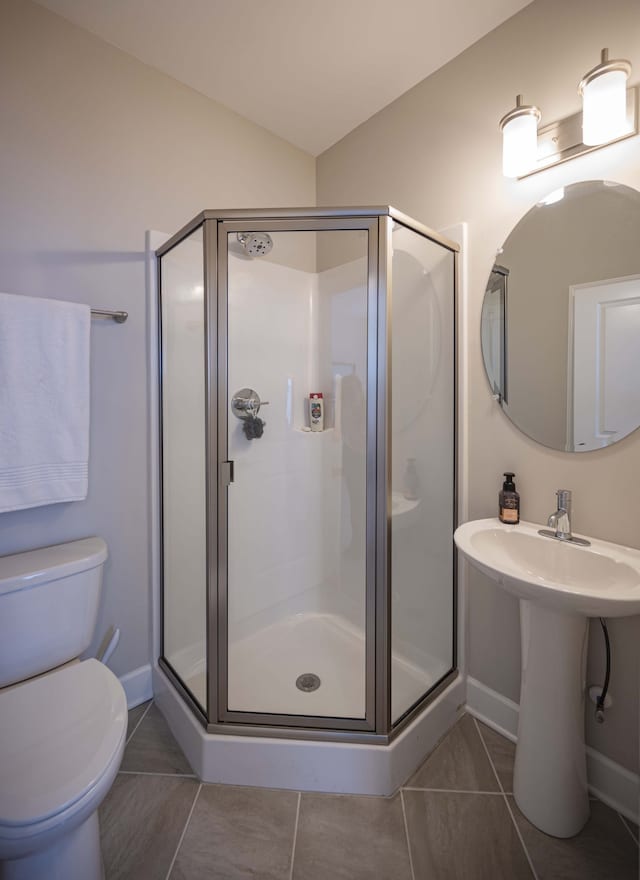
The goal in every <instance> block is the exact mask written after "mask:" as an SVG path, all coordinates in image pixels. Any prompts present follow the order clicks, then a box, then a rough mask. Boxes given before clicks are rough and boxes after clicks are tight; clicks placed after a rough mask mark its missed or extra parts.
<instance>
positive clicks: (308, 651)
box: [153, 612, 465, 796]
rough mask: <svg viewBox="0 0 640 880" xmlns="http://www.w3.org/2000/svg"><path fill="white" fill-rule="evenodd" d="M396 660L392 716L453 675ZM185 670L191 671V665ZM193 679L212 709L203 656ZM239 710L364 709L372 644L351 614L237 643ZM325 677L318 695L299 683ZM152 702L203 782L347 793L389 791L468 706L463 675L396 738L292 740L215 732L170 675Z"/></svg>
mask: <svg viewBox="0 0 640 880" xmlns="http://www.w3.org/2000/svg"><path fill="white" fill-rule="evenodd" d="M425 665H426V664H420V666H417V665H416V664H415V663H411V662H409V661H408V660H407V659H406V658H402V657H398V656H396V657H393V684H394V694H393V714H394V717H395V716H396V715H397V714H400V713H401V712H404V711H405V710H406V709H407V708H408V707H409V706H410V705H411V703H412V702H413V701H414V700H415V699H418V697H419V696H420V695H422V694H423V693H424V692H425V690H427V689H428V688H429V687H430V686H432V685H433V684H434V683H435V682H436V681H438V680H439V679H440V678H441V677H442V675H443V674H444V673H445V672H446V670H445V669H442V668H441V667H439V666H438V665H437V664H435V663H434V664H433V665H432V666H431V667H429V668H427V669H425V668H423V667H424V666H425ZM183 668H184V667H183ZM190 672H191V674H187V675H186V676H185V678H186V683H187V684H188V686H189V688H190V690H191V692H192V693H193V694H194V696H196V697H197V698H198V699H199V700H201V701H202V703H203V704H204V702H205V686H206V680H205V673H204V660H203V659H199V658H198V656H197V655H196V657H195V658H194V662H193V664H192V665H191V667H190ZM229 672H230V678H229V685H230V687H229V694H230V702H231V704H232V708H236V707H239V710H240V711H242V710H244V709H245V708H246V709H247V710H251V711H254V712H256V711H267V712H271V713H277V712H281V713H304V714H307V713H310V714H317V715H322V714H323V713H326V714H331V715H333V716H334V717H335V716H338V717H339V716H340V713H341V712H342V713H343V714H344V716H345V717H354V713H357V712H358V711H360V713H363V712H364V639H363V637H362V634H361V633H360V631H359V630H358V629H357V628H356V627H353V626H351V625H350V624H349V623H348V622H347V621H346V620H345V619H344V618H342V617H340V616H338V615H332V614H320V613H308V612H307V613H303V614H295V615H291V616H289V617H287V618H284V619H283V620H280V621H278V622H274V623H272V624H270V625H269V626H266V627H264V628H262V629H260V630H259V631H257V632H255V633H252V634H246V635H245V636H244V637H243V638H242V639H238V640H237V641H236V642H235V643H234V644H233V645H232V646H231V649H230V652H229ZM305 673H313V674H315V675H317V676H318V677H319V678H320V681H321V685H320V687H319V688H318V689H317V690H313V691H310V692H304V691H301V690H299V689H298V688H297V687H296V679H297V678H298V676H300V675H301V674H305ZM153 691H154V699H155V701H156V704H157V705H158V707H159V709H160V711H161V712H162V714H163V715H164V717H165V718H166V720H167V722H168V723H169V726H170V728H171V730H172V732H173V734H174V736H175V737H176V739H177V740H178V742H179V743H180V746H181V748H182V750H183V751H184V753H185V754H186V756H187V758H188V759H189V762H190V763H191V766H192V767H193V769H194V771H195V773H196V774H197V775H198V777H199V778H200V779H201V780H203V781H204V782H219V783H224V784H227V785H249V786H263V787H265V788H290V789H296V790H302V791H325V792H336V793H343V794H363V795H385V796H388V795H391V794H393V792H394V791H395V790H396V789H397V788H398V787H399V786H400V785H401V784H402V783H403V782H404V781H405V780H406V779H407V778H408V777H409V776H410V775H411V774H412V773H413V771H414V770H415V769H416V768H417V767H418V766H419V765H420V763H421V762H422V761H423V760H424V758H425V756H426V755H427V754H428V753H429V752H430V751H431V750H432V749H433V748H434V747H435V746H436V744H437V742H438V741H439V740H440V739H441V738H442V737H443V736H444V735H445V734H446V733H447V731H448V730H449V729H450V728H451V727H452V726H453V724H454V723H455V722H456V720H457V719H458V717H459V715H460V713H461V709H462V706H463V704H464V702H465V684H464V679H463V677H462V676H460V675H457V676H452V680H451V681H449V682H448V683H447V686H446V687H444V689H443V690H442V691H441V692H440V693H437V695H436V696H435V697H433V699H432V700H431V701H430V702H429V703H428V704H427V705H426V706H425V708H424V709H423V710H422V711H421V712H420V713H419V714H418V715H417V716H416V717H415V718H413V719H412V720H411V721H410V722H409V723H408V724H407V725H406V727H404V728H403V730H402V731H401V732H400V733H399V734H398V735H397V736H396V737H395V738H394V739H393V740H392V741H391V742H390V743H384V742H382V743H380V742H353V741H351V740H350V739H349V738H348V737H345V739H344V741H343V740H339V741H326V740H320V738H319V739H311V738H309V737H308V736H306V737H305V736H304V732H303V731H300V732H299V736H300V738H299V739H296V734H297V731H296V730H295V729H291V730H290V731H289V732H288V734H287V736H286V737H282V735H281V734H282V729H281V728H280V731H279V733H278V732H277V731H276V730H274V735H273V736H270V735H269V728H267V727H264V726H263V727H261V728H260V731H259V732H260V734H261V735H259V736H256V735H255V733H257V732H258V731H256V730H255V729H254V730H253V731H252V730H251V728H250V727H248V728H247V732H248V733H249V732H251V733H252V735H239V734H238V733H237V729H238V728H236V729H235V731H234V732H233V733H230V732H229V733H227V732H225V730H224V725H220V728H219V730H218V731H216V732H215V733H209V732H207V731H206V730H205V729H204V728H203V726H202V724H201V723H200V721H199V720H198V719H197V718H196V717H195V716H194V714H193V712H192V710H191V708H190V707H189V706H188V705H187V703H186V702H185V700H184V699H183V697H182V696H181V695H180V693H179V692H178V691H177V690H176V688H175V687H174V686H173V683H172V681H171V680H170V678H169V677H168V676H167V675H166V673H165V672H164V670H163V669H162V668H160V667H159V666H156V667H155V668H154V670H153Z"/></svg>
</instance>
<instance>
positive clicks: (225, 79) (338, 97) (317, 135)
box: [39, 0, 531, 156]
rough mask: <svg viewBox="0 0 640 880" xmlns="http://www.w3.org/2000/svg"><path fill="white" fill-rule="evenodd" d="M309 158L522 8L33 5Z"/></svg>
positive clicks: (463, 3) (461, 3) (328, 2)
mask: <svg viewBox="0 0 640 880" xmlns="http://www.w3.org/2000/svg"><path fill="white" fill-rule="evenodd" d="M39 2H40V4H41V5H42V6H45V7H46V8H47V9H50V10H52V11H53V12H56V13H58V14H60V15H62V16H63V17H64V18H66V19H68V20H69V21H71V22H73V23H74V24H77V25H79V26H80V27H83V28H86V30H88V31H90V32H91V33H93V34H96V35H97V36H98V37H100V38H101V39H103V40H106V41H107V42H109V43H112V44H113V45H114V46H117V47H118V48H120V49H123V50H124V51H125V52H128V53H129V54H131V55H133V56H134V57H136V58H138V59H139V60H140V61H143V62H144V63H145V64H149V65H151V66H152V67H155V68H157V69H158V70H160V71H163V72H164V73H166V74H169V75H170V76H172V77H174V78H175V79H177V80H179V81H180V82H182V83H185V84H186V85H188V86H191V88H194V89H197V91H199V92H201V93H202V94H204V95H206V96H207V97H209V98H212V99H214V100H215V101H218V102H220V103H221V104H224V105H225V106H226V107H229V108H231V109H232V110H235V111H236V112H237V113H240V114H241V115H242V116H245V117H246V118H248V119H250V120H252V121H253V122H256V123H258V124H259V125H262V126H264V127H265V128H267V129H269V130H270V131H272V132H274V133H275V134H277V135H279V136H280V137H282V138H284V139H285V140H287V141H289V142H290V143H292V144H295V145H296V146H298V147H300V148H301V149H303V150H305V151H306V152H308V153H311V154H312V155H314V156H316V155H318V154H319V153H321V152H323V151H324V150H326V149H327V148H328V147H330V146H331V145H332V144H334V143H335V142H336V141H338V140H340V138H342V137H344V135H346V134H348V132H350V131H352V130H353V129H354V128H355V127H356V126H357V125H359V124H360V123H362V122H364V121H365V120H366V119H368V118H369V117H370V116H372V115H373V114H374V113H377V112H378V110H381V109H382V108H383V107H385V106H386V105H387V104H389V103H390V102H391V101H393V100H395V99H396V98H397V97H399V95H401V94H403V93H404V92H406V91H407V90H408V89H410V88H411V87H412V86H414V85H415V84H416V83H418V82H420V80H422V79H424V78H425V77H426V76H429V74H431V73H433V72H434V71H435V70H437V69H438V68H439V67H442V65H443V64H446V63H447V61H450V60H451V59H452V58H455V56H456V55H459V54H460V52H463V51H464V50H465V49H466V48H467V47H468V46H470V45H471V44H472V43H475V42H476V41H477V40H479V39H480V38H481V37H483V36H484V35H485V34H487V33H488V32H489V31H491V30H493V29H494V28H495V27H497V26H498V25H499V24H501V23H502V22H503V21H505V20H506V19H507V18H509V17H510V16H512V15H514V14H515V13H516V12H518V11H519V10H520V9H522V8H523V7H524V6H526V5H527V4H528V3H529V2H531V0H179V2H177V0H39Z"/></svg>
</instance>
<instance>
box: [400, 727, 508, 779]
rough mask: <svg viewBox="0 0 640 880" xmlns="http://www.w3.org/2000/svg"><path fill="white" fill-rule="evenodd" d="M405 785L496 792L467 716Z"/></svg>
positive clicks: (483, 755)
mask: <svg viewBox="0 0 640 880" xmlns="http://www.w3.org/2000/svg"><path fill="white" fill-rule="evenodd" d="M406 784H407V785H408V786H414V787H416V788H439V789H446V790H453V791H499V790H500V788H499V786H498V782H497V780H496V777H495V774H494V772H493V770H492V769H491V764H490V762H489V759H488V758H487V754H486V752H485V749H484V746H483V745H482V740H481V739H480V734H479V733H478V731H477V729H476V726H475V723H474V720H473V718H471V716H470V715H463V716H462V718H461V719H460V721H458V723H457V724H456V725H455V727H453V729H452V730H451V731H450V732H449V733H448V734H447V736H446V737H445V738H444V739H443V740H442V742H441V743H440V744H439V745H438V746H437V747H436V748H435V750H434V751H433V752H432V753H431V754H430V755H429V757H428V758H427V760H426V761H425V762H424V764H422V766H421V767H419V768H418V770H417V771H416V772H415V773H414V774H413V776H412V777H411V779H410V780H409V781H408V782H407V783H406Z"/></svg>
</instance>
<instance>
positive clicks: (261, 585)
mask: <svg viewBox="0 0 640 880" xmlns="http://www.w3.org/2000/svg"><path fill="white" fill-rule="evenodd" d="M276 247H277V242H276ZM356 362H357V364H358V371H359V375H360V377H362V381H363V382H364V376H366V371H365V367H366V263H365V261H364V260H363V261H360V263H359V265H357V266H353V265H347V266H339V267H335V268H332V269H329V270H326V271H324V272H321V273H317V272H315V271H304V270H301V269H294V268H290V267H289V266H284V265H282V264H279V263H276V262H274V261H272V260H271V261H268V260H266V259H261V260H260V259H256V260H251V261H248V260H246V259H244V260H243V258H242V257H236V256H235V255H234V254H230V265H229V393H230V395H232V394H233V393H234V392H235V391H237V390H239V389H240V388H243V387H250V388H254V389H255V390H256V391H257V392H258V394H259V395H260V397H261V399H262V400H268V401H269V404H268V406H265V407H263V409H261V411H260V417H261V418H263V419H264V421H265V423H266V424H265V430H264V435H263V436H262V438H260V439H257V440H247V439H246V437H245V436H244V433H243V431H242V423H241V422H240V421H239V420H236V419H235V418H233V417H231V418H230V430H229V456H230V458H231V459H233V461H234V462H235V467H234V473H235V480H234V483H233V484H232V486H231V487H230V489H229V625H230V638H231V640H233V639H234V638H241V637H244V636H246V635H248V634H249V633H251V632H255V631H256V630H257V629H261V628H262V627H264V626H267V625H269V624H271V623H273V622H274V621H276V620H277V619H280V618H282V617H283V616H288V615H290V614H297V613H304V612H311V611H314V612H324V613H333V612H335V611H336V610H338V607H337V606H338V605H339V604H340V596H341V590H342V589H346V585H345V584H344V583H343V575H344V566H343V560H342V555H343V551H345V550H346V549H347V548H348V547H350V546H351V544H352V542H353V539H354V536H353V534H352V532H353V531H354V528H353V527H352V524H351V506H352V505H351V504H349V502H348V500H346V499H345V490H344V488H343V486H344V483H345V479H344V474H343V466H344V463H343V458H344V456H343V438H342V434H341V432H340V430H339V424H338V428H336V424H335V393H336V388H338V389H339V385H340V380H339V379H336V376H338V375H340V374H341V372H343V371H344V369H345V364H347V363H349V364H352V365H354V364H355V363H356ZM314 391H322V392H323V394H324V395H325V404H326V411H325V430H324V431H322V432H318V433H315V432H310V431H304V430H302V429H303V427H305V426H308V411H307V400H308V396H309V394H310V393H311V392H314ZM338 393H339V390H338ZM339 422H340V418H338V423H339ZM364 430H365V423H364V421H363V423H362V425H361V431H362V434H363V436H364ZM362 468H363V469H364V459H363V461H362ZM362 485H363V489H364V480H363V481H362ZM353 508H354V512H355V521H356V530H358V531H359V532H360V535H359V536H358V543H359V544H360V545H361V550H362V554H363V551H364V547H363V539H362V537H363V536H364V528H365V523H364V511H365V507H364V495H363V496H362V497H361V498H359V499H355V500H354V502H353ZM359 562H360V564H359V565H358V564H356V566H355V568H356V569H357V570H358V571H357V574H359V575H360V583H359V584H357V586H356V588H355V592H359V594H360V603H359V604H360V614H359V615H354V622H357V623H358V624H360V625H362V626H364V558H362V559H361V560H359ZM352 568H353V567H352ZM350 572H352V569H350ZM355 618H357V620H356V619H355Z"/></svg>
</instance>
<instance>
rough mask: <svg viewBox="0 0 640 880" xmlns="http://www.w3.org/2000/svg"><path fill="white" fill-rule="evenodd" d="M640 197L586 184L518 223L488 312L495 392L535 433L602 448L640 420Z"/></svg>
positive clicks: (487, 301) (617, 187)
mask: <svg viewBox="0 0 640 880" xmlns="http://www.w3.org/2000/svg"><path fill="white" fill-rule="evenodd" d="M639 243H640V193H639V192H637V191H636V190H634V189H631V188H630V187H627V186H622V185H621V184H617V183H611V182H609V181H585V182H581V183H576V184H572V185H571V186H567V187H565V188H563V189H561V190H556V191H555V192H554V193H551V194H550V195H549V196H548V197H547V198H545V199H543V200H542V201H540V202H538V204H537V205H535V206H534V207H533V208H532V209H531V210H530V211H529V212H528V213H527V214H526V215H525V216H524V217H523V218H522V220H520V222H519V223H518V224H517V226H516V227H515V228H514V229H513V231H512V232H511V234H510V235H509V237H508V238H507V240H506V242H505V243H504V245H503V247H502V249H501V250H500V251H499V252H498V253H499V256H498V258H497V261H496V265H494V267H493V269H492V271H491V274H490V277H489V280H488V283H487V287H486V291H485V297H484V302H483V307H482V327H481V335H482V354H483V359H484V365H485V369H486V372H487V378H488V380H489V384H490V386H491V390H492V393H493V394H494V395H495V396H496V398H497V399H498V401H499V402H500V405H501V407H502V409H503V411H504V412H505V414H506V415H507V416H508V417H509V418H510V419H511V421H512V422H513V423H514V424H515V425H516V426H517V427H518V428H519V429H520V430H521V431H523V432H524V433H525V434H527V435H528V436H529V437H531V438H532V439H533V440H536V441H538V442H539V443H542V444H543V445H545V446H549V447H551V448H553V449H559V450H562V451H568V452H587V451H589V450H593V449H601V448H603V447H605V446H610V445H611V444H612V443H615V442H616V441H618V440H620V439H622V438H623V437H626V436H627V435H628V434H630V433H631V432H632V431H634V430H635V429H636V428H638V427H639V426H640V246H639Z"/></svg>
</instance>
